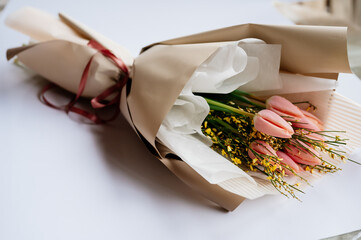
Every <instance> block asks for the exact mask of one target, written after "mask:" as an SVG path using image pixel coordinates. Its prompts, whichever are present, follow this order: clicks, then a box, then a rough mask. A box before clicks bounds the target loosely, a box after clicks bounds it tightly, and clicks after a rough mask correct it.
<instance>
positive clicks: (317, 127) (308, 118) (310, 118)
mask: <svg viewBox="0 0 361 240" xmlns="http://www.w3.org/2000/svg"><path fill="white" fill-rule="evenodd" d="M301 112H302V113H303V115H304V116H303V118H301V119H300V120H299V122H293V123H292V126H294V127H298V128H305V129H309V130H312V131H316V132H317V131H322V130H323V123H322V121H321V120H320V119H318V118H317V117H316V116H315V115H313V114H312V113H309V112H307V111H304V110H301Z"/></svg>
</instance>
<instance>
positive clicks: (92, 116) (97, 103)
mask: <svg viewBox="0 0 361 240" xmlns="http://www.w3.org/2000/svg"><path fill="white" fill-rule="evenodd" d="M88 46H90V47H92V48H94V49H96V50H98V52H100V53H101V54H103V55H104V56H105V57H107V58H109V59H111V60H112V61H113V62H114V64H115V65H116V66H117V67H118V68H119V69H120V70H121V71H122V72H123V74H122V77H121V79H119V81H118V82H117V83H116V84H114V85H113V86H111V87H109V88H107V89H105V90H104V91H103V92H102V93H100V94H99V95H98V96H96V97H95V98H93V99H91V101H90V103H91V105H92V107H93V108H94V109H99V108H104V107H107V106H111V105H116V112H115V113H114V115H113V116H112V117H111V118H110V119H106V120H105V119H102V118H100V117H99V116H98V115H97V114H96V113H90V112H88V111H86V110H83V109H80V108H78V107H75V106H74V105H75V104H76V102H77V101H78V99H79V98H80V96H81V95H82V93H83V91H84V89H85V86H86V83H87V80H88V75H89V69H90V65H91V63H92V61H93V59H94V56H95V54H94V55H93V56H92V57H91V58H90V59H89V61H88V63H87V65H86V66H85V69H84V71H83V74H82V76H81V79H80V83H79V87H78V91H77V93H76V95H75V97H74V98H73V99H72V100H71V101H70V102H69V103H68V104H66V105H64V106H56V105H54V104H52V103H51V102H49V101H48V100H47V99H46V97H45V93H46V92H47V91H48V90H50V89H52V88H54V87H55V86H56V85H54V84H52V83H50V84H48V85H46V86H45V87H44V88H43V90H42V91H41V93H40V98H41V99H42V101H43V102H44V103H45V104H46V105H48V106H49V107H52V108H55V109H59V110H63V111H65V112H66V113H69V112H73V113H76V114H79V115H81V116H83V117H85V118H87V119H89V120H91V121H92V122H94V123H95V124H99V123H105V122H108V121H111V120H113V119H115V118H116V117H117V116H118V114H119V103H120V93H121V90H122V88H123V87H124V85H125V84H126V83H127V81H128V78H129V71H128V68H127V66H126V65H125V64H124V62H123V61H122V60H121V59H120V58H117V57H116V56H115V55H114V54H113V53H112V52H111V51H109V50H108V49H106V48H105V47H104V46H102V45H101V44H100V43H98V42H96V41H95V40H90V41H89V43H88ZM114 93H116V95H115V97H114V98H113V99H112V100H110V101H107V102H104V100H105V99H106V98H108V97H109V96H110V95H112V94H114Z"/></svg>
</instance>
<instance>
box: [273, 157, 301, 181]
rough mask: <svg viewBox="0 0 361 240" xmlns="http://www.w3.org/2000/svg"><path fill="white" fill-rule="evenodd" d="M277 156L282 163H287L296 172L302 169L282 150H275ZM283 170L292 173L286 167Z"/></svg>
mask: <svg viewBox="0 0 361 240" xmlns="http://www.w3.org/2000/svg"><path fill="white" fill-rule="evenodd" d="M277 156H278V157H279V158H280V159H281V162H282V163H284V164H286V165H288V166H289V167H290V168H292V169H293V170H294V171H295V172H296V173H298V172H301V171H303V169H302V168H301V167H300V166H299V165H298V164H297V163H295V161H293V160H292V158H291V157H290V156H288V154H287V153H285V152H282V151H277ZM284 170H285V172H286V174H288V175H292V174H293V173H292V172H291V171H290V170H288V169H286V168H285V169H284Z"/></svg>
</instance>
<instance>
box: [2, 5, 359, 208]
mask: <svg viewBox="0 0 361 240" xmlns="http://www.w3.org/2000/svg"><path fill="white" fill-rule="evenodd" d="M27 18H32V19H33V18H41V20H39V21H41V22H42V23H44V22H45V23H46V22H47V21H44V20H45V19H48V18H51V19H53V18H52V17H50V16H47V15H44V14H43V13H39V12H38V11H37V10H34V9H31V8H27V9H23V10H21V11H20V13H19V12H18V13H17V14H15V15H12V16H11V17H10V18H9V20H8V21H7V24H8V25H9V26H11V27H13V28H15V29H17V30H19V31H21V32H24V33H26V34H27V35H29V36H31V37H32V38H33V39H35V40H37V41H39V43H37V44H35V45H30V46H27V47H23V48H19V49H10V50H9V51H8V57H12V56H14V55H17V56H18V58H19V60H20V61H21V62H22V63H24V64H25V65H26V66H28V67H29V68H32V69H33V70H35V71H36V72H37V73H39V74H40V75H42V76H44V77H46V78H47V79H49V80H50V81H52V82H54V83H56V84H58V85H59V86H61V87H63V88H65V89H67V90H68V91H71V92H73V93H76V92H77V88H78V84H79V81H80V76H81V73H82V71H83V70H84V67H85V65H86V63H87V61H88V60H89V58H90V56H92V55H93V54H95V50H93V49H92V48H90V47H88V46H86V41H87V40H89V39H91V38H95V39H96V40H97V41H98V42H100V43H101V44H103V45H105V46H107V47H108V48H109V49H110V50H111V51H113V52H114V54H115V55H116V56H117V57H119V58H122V59H123V60H124V61H125V62H126V64H127V65H128V67H129V69H130V70H131V81H128V83H127V89H130V90H129V92H128V93H127V92H126V88H123V90H122V95H121V104H120V107H121V111H122V113H123V115H124V116H125V118H126V119H127V120H128V122H129V123H130V125H131V126H132V127H133V129H134V130H135V131H136V132H137V134H138V135H139V137H140V138H141V139H142V140H143V142H144V143H145V144H146V146H147V147H148V148H149V149H150V151H151V152H152V153H153V154H154V155H155V156H156V157H158V158H159V159H160V160H161V161H162V162H163V163H164V164H165V165H166V166H167V167H168V168H169V169H170V170H171V171H172V172H173V173H174V174H175V175H177V176H178V177H179V178H180V179H182V180H183V181H184V182H185V183H186V184H188V185H189V186H191V187H192V188H193V189H195V190H196V191H198V192H199V193H201V194H203V195H204V196H205V197H207V198H208V199H210V200H211V201H213V202H215V203H217V204H219V205H220V206H222V207H223V208H225V209H227V210H233V209H235V208H236V207H237V206H238V205H239V204H240V203H241V202H242V201H243V200H244V197H243V196H245V195H247V196H248V197H249V198H256V197H259V196H262V195H264V194H268V193H273V192H274V189H273V186H272V185H271V184H269V183H267V181H265V180H263V179H261V178H257V176H256V177H255V178H254V179H255V181H256V183H257V184H250V183H249V182H245V181H244V179H237V178H235V179H230V180H227V181H224V182H221V183H218V184H211V183H209V181H207V180H205V179H204V178H203V177H202V176H200V175H199V174H198V173H197V171H195V170H194V169H193V168H192V167H190V166H189V165H188V164H186V163H185V162H184V161H182V160H181V159H180V158H179V157H178V156H177V153H175V152H173V151H172V150H170V149H169V148H168V147H166V146H165V144H164V143H162V142H161V141H160V140H159V139H158V138H157V133H158V131H159V129H160V127H161V124H162V122H163V120H164V118H165V117H166V115H167V113H168V112H169V111H170V109H171V108H172V106H173V104H174V102H175V101H176V99H177V97H178V96H179V95H180V93H181V91H182V89H183V88H184V86H185V85H186V84H187V82H188V81H189V79H190V78H191V76H192V74H193V73H194V71H195V70H196V69H197V68H198V67H199V66H200V65H201V64H202V63H203V62H205V61H206V60H207V59H208V58H209V57H210V56H211V55H212V54H213V53H215V52H216V51H217V50H218V49H219V48H220V46H222V45H223V44H224V42H230V41H238V40H241V39H245V38H257V39H261V40H263V41H265V42H266V43H267V44H280V45H281V47H282V51H281V61H280V69H281V71H282V72H283V73H282V74H281V78H282V81H283V82H284V84H283V88H282V89H279V90H271V91H268V92H267V91H264V92H258V93H257V94H258V95H260V96H266V95H270V94H277V93H280V94H285V95H286V96H288V97H290V98H291V100H292V98H297V99H302V100H309V101H311V102H313V103H314V104H315V105H317V106H319V108H320V111H319V112H318V115H319V117H320V118H321V119H323V120H326V124H328V125H327V126H330V127H334V126H335V123H336V122H337V121H339V120H340V119H339V117H338V116H337V114H336V113H337V112H336V113H335V112H334V111H336V110H337V109H338V111H341V109H342V107H343V106H345V104H347V106H348V108H349V109H351V108H352V109H353V110H354V111H357V110H358V111H359V112H361V111H360V110H361V108H360V106H358V105H357V104H354V103H352V102H350V101H349V100H345V99H344V98H343V97H342V96H339V95H337V94H335V93H334V92H333V88H334V82H335V79H336V78H337V75H338V73H340V72H350V67H349V63H348V58H347V47H346V43H347V38H346V32H347V30H346V28H342V27H310V26H272V25H258V24H244V25H239V26H234V27H229V28H224V29H219V30H214V31H210V32H205V33H199V34H195V35H192V36H186V37H182V38H176V39H172V40H167V41H164V42H160V43H155V44H152V45H150V46H147V47H145V48H143V50H142V52H141V54H140V55H139V56H138V57H136V58H135V59H134V62H133V59H132V58H131V56H130V55H129V54H128V53H127V52H126V51H125V50H124V48H122V47H117V46H116V44H114V43H111V44H109V41H108V40H107V39H106V38H104V37H102V36H101V35H99V34H97V33H95V32H94V31H92V30H90V29H88V28H87V27H85V26H84V25H81V24H79V23H77V22H76V21H75V20H73V19H71V18H69V17H67V16H64V15H61V20H54V19H53V20H52V21H49V22H50V23H52V24H54V26H55V29H57V30H58V32H57V31H55V30H54V31H55V32H57V33H58V34H55V35H49V34H48V33H47V32H48V31H49V30H48V28H47V27H46V28H44V27H43V28H37V27H36V26H35V25H26V24H25V25H23V24H22V22H23V21H24V20H26V19H27ZM55 23H56V24H55ZM48 27H49V26H48ZM51 29H52V28H51ZM62 29H63V30H62ZM60 30H62V31H60ZM54 31H53V30H52V31H50V32H54ZM33 33H36V34H33ZM39 36H40V37H39ZM64 36H66V37H64ZM96 54H97V55H96V58H95V59H96V61H94V62H93V63H92V65H91V72H90V76H89V79H88V83H87V86H86V88H85V92H84V96H87V97H95V96H97V94H99V93H100V92H102V91H103V90H104V89H106V88H107V87H109V86H111V85H112V84H114V82H115V81H117V79H118V76H119V74H120V70H119V69H117V68H116V67H115V66H114V65H113V63H112V62H111V61H109V60H108V59H106V58H105V57H103V56H102V55H101V54H99V53H96ZM54 56H56V57H54ZM64 69H66V71H64ZM291 73H292V75H291V76H297V77H295V78H293V77H290V74H291ZM295 74H297V75H295ZM292 81H294V84H289V82H292ZM301 81H304V82H307V84H297V83H299V82H301ZM312 84H316V85H315V86H314V87H313V85H312ZM292 86H298V87H294V88H293V89H292ZM272 91H273V92H272ZM277 91H278V92H277ZM287 94H288V95H287ZM350 106H351V108H350ZM348 117H350V119H352V121H354V122H357V121H360V120H361V115H360V114H359V113H357V114H354V112H352V113H351V112H350V114H349V116H348ZM332 124H334V125H332ZM347 127H350V132H351V133H355V132H356V133H359V132H361V127H360V126H359V125H357V124H354V125H351V126H350V125H348V126H347ZM347 130H348V129H347ZM354 135H355V137H356V138H355V139H357V140H358V138H359V137H358V136H357V134H354ZM354 135H352V137H354ZM358 142H359V141H353V142H352V144H351V147H356V146H358ZM225 161H227V160H226V159H225Z"/></svg>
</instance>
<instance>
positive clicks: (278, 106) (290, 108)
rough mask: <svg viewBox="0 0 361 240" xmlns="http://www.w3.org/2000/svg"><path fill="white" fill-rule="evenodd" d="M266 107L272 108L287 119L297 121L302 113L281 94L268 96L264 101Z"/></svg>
mask: <svg viewBox="0 0 361 240" xmlns="http://www.w3.org/2000/svg"><path fill="white" fill-rule="evenodd" d="M266 108H267V109H269V110H272V111H273V112H275V113H277V114H278V115H280V116H281V117H283V118H284V119H286V120H288V121H299V120H300V119H301V118H302V117H303V113H302V112H301V111H300V109H299V108H298V107H297V106H295V105H293V104H292V103H291V102H290V101H288V100H287V99H286V98H284V97H281V96H272V97H270V98H268V99H267V101H266Z"/></svg>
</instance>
